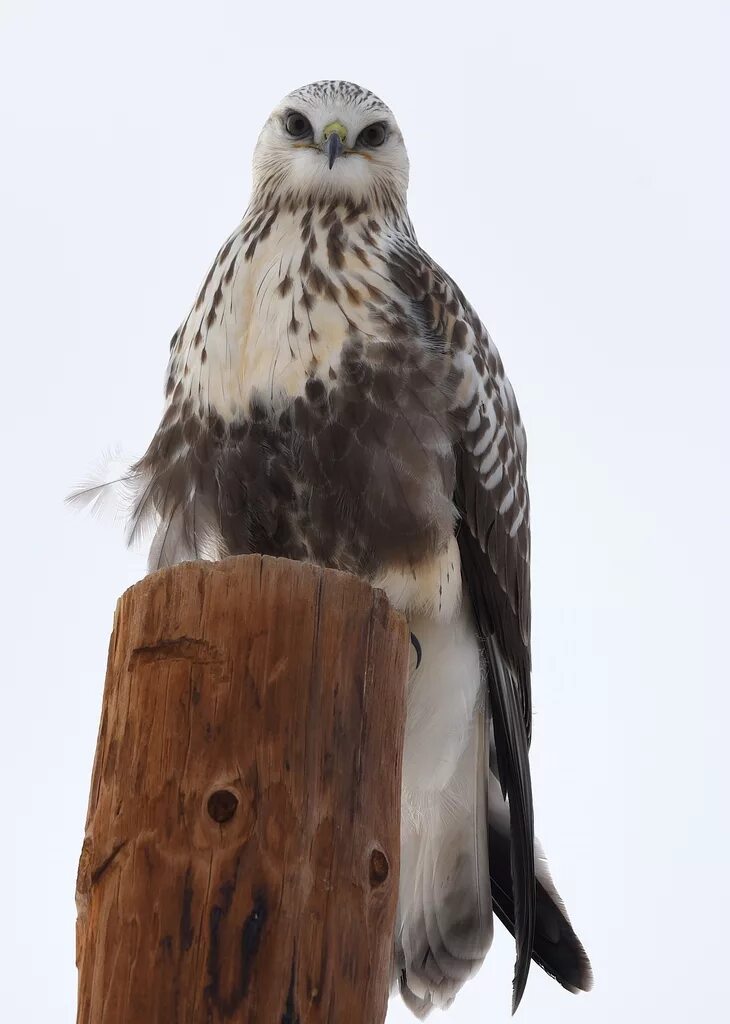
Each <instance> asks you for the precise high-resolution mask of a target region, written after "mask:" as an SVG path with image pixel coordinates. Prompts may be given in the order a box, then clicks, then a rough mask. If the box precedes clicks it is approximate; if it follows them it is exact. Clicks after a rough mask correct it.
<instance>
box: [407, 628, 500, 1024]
mask: <svg viewBox="0 0 730 1024" xmlns="http://www.w3.org/2000/svg"><path fill="white" fill-rule="evenodd" d="M411 628H412V630H413V632H414V634H415V635H416V636H417V637H418V640H419V643H420V645H421V648H422V661H421V666H420V668H419V669H418V670H417V671H416V672H415V673H414V674H413V677H412V679H411V682H410V688H409V695H408V718H407V724H406V741H405V751H404V769H403V820H402V829H401V831H402V842H401V850H402V853H401V884H400V903H399V920H398V929H397V933H396V967H397V970H398V972H399V978H398V981H399V984H400V988H401V992H402V995H403V998H404V1000H405V1002H406V1004H407V1005H408V1006H409V1008H410V1009H411V1010H413V1012H414V1013H415V1014H416V1015H417V1016H419V1017H423V1016H425V1015H426V1014H427V1013H428V1012H429V1010H430V1009H431V1008H432V1007H433V1006H439V1007H442V1008H445V1007H447V1006H448V1005H450V1003H451V1002H452V1000H453V998H454V996H455V994H456V992H457V991H458V989H459V988H460V987H461V985H462V984H463V983H464V981H466V980H467V978H469V977H471V975H472V974H473V973H474V972H475V971H476V970H477V968H478V967H479V965H480V964H481V962H482V960H483V959H484V957H485V955H486V953H487V951H488V950H489V946H490V944H491V941H492V903H491V894H490V887H489V861H488V847H487V821H486V813H487V807H486V797H487V789H486V778H487V763H486V749H485V748H486V742H485V727H484V708H483V685H482V672H481V664H480V655H479V647H478V644H477V640H476V635H475V632H474V626H473V622H472V619H471V612H470V611H469V610H466V609H464V610H462V612H461V613H460V614H459V616H458V618H457V619H455V620H453V621H452V622H450V623H439V622H435V621H433V620H430V619H425V618H424V619H413V620H412V622H411Z"/></svg>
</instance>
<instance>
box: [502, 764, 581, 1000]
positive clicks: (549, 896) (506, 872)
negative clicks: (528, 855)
mask: <svg viewBox="0 0 730 1024" xmlns="http://www.w3.org/2000/svg"><path fill="white" fill-rule="evenodd" d="M489 801H490V804H489V807H490V813H489V871H490V876H491V886H492V903H493V907H494V912H495V914H496V915H497V917H498V918H499V919H500V921H501V922H502V924H503V925H504V926H505V927H506V928H507V929H508V930H509V931H510V932H511V933H512V935H514V933H515V903H514V892H513V887H512V871H511V855H510V836H509V832H508V827H509V826H508V823H507V822H506V821H505V818H506V817H507V809H506V806H505V805H504V803H503V802H502V801H501V799H500V793H499V784H498V783H497V781H496V779H494V776H490V785H489ZM535 865H536V886H535V937H534V941H533V949H532V959H533V960H534V961H535V963H536V964H538V965H539V966H540V967H542V969H543V970H544V971H545V972H546V973H547V974H549V975H550V976H551V977H552V978H555V980H556V981H558V982H559V983H560V984H561V985H562V986H563V988H566V989H567V990H568V991H569V992H588V991H589V990H590V989H591V988H592V987H593V972H592V970H591V964H590V961H589V959H588V956H587V955H586V951H585V949H584V948H583V945H582V943H581V941H580V939H579V938H578V936H577V935H576V934H575V931H574V930H573V927H572V925H571V923H570V919H569V917H568V914H567V911H566V909H565V906H564V904H563V901H562V899H561V898H560V896H559V895H558V892H557V889H556V888H555V884H554V883H553V880H552V877H551V875H550V871H549V869H548V865H547V859H546V858H545V854H544V853H543V850H542V847H541V846H540V843H539V842H538V841H537V840H535Z"/></svg>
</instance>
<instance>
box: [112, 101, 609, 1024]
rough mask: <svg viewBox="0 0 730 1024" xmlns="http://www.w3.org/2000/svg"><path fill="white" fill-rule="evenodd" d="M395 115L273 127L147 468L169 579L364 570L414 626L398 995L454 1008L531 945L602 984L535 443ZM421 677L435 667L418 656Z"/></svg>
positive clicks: (554, 967) (562, 969)
mask: <svg viewBox="0 0 730 1024" xmlns="http://www.w3.org/2000/svg"><path fill="white" fill-rule="evenodd" d="M407 187H408V156H407V154H406V149H405V145H404V142H403V137H402V135H401V132H400V129H399V128H398V125H397V123H396V121H395V118H394V117H393V114H392V113H391V111H390V110H389V108H388V107H387V106H386V105H385V104H384V103H383V102H381V100H379V99H378V98H377V97H376V96H374V95H373V94H372V93H371V92H369V91H367V90H366V89H363V88H360V87H359V86H357V85H353V84H351V83H349V82H340V81H326V82H317V83H315V84H312V85H307V86H304V87H303V88H300V89H297V90H296V91H295V92H292V93H291V94H290V95H288V96H287V97H286V98H285V99H284V100H283V102H282V103H281V104H280V105H279V106H277V107H276V109H275V110H274V112H273V113H272V114H271V116H270V117H269V119H268V121H267V122H266V124H265V125H264V128H263V130H262V132H261V135H260V137H259V140H258V143H257V145H256V149H255V153H254V160H253V193H252V196H251V200H250V204H249V206H248V209H247V211H246V213H245V216H244V218H243V220H242V222H241V224H240V225H239V226H238V227H237V228H236V229H235V231H234V232H233V234H232V235H231V236H230V237H229V238H228V239H227V241H226V242H225V244H224V245H223V246H222V248H221V249H220V251H219V253H218V255H217V256H216V258H215V260H214V262H213V265H212V266H211V268H210V270H209V271H208V274H207V277H206V278H205V280H204V282H203V284H202V287H201V288H200V291H199V293H198V296H197V299H196V300H195V303H194V305H193V307H192V309H191V310H190V313H189V314H188V316H187V318H186V320H185V321H184V323H183V324H182V326H181V327H180V328H179V330H177V331H176V332H175V335H174V336H173V339H172V342H171V352H170V360H169V365H168V369H167V383H166V389H165V396H166V397H165V410H164V415H163V417H162V421H161V423H160V426H159V428H158V430H157V433H156V434H155V435H154V438H153V439H152V442H151V444H150V446H149V448H148V450H147V452H146V454H145V455H144V456H143V458H141V459H140V460H139V461H138V462H137V463H136V464H135V465H134V467H133V468H132V471H131V475H132V479H133V481H134V484H135V493H136V498H135V502H134V509H133V514H132V523H131V533H132V535H134V534H136V533H137V531H138V530H139V529H140V527H141V525H142V524H143V522H144V521H145V520H147V519H149V518H150V517H152V518H153V519H154V522H155V524H156V533H155V538H154V541H153V544H152V551H151V556H150V558H151V565H152V566H153V567H159V566H165V565H171V564H173V563H176V562H179V561H183V560H190V559H197V558H220V557H225V556H227V555H234V554H244V553H261V554H268V555H280V556H284V557H288V558H294V559H305V560H308V561H311V562H314V563H317V564H318V565H322V566H329V567H333V568H337V569H342V570H346V571H348V572H351V573H355V574H357V575H358V576H360V577H362V578H364V579H366V580H368V581H370V583H372V584H373V585H374V586H377V587H381V588H383V590H385V592H386V593H387V594H388V596H389V598H390V600H391V602H392V603H393V604H394V605H395V607H396V608H398V609H400V610H401V611H403V612H404V613H405V615H406V616H407V617H408V620H409V622H410V627H411V630H412V632H413V634H414V636H415V637H416V638H417V643H418V647H419V652H418V655H419V656H418V665H417V667H415V668H414V670H413V672H412V674H411V678H410V680H409V689H408V697H407V724H406V736H405V749H404V761H403V801H402V807H403V810H402V853H401V881H400V891H399V908H398V920H397V930H396V935H395V951H394V973H393V978H394V987H397V988H399V989H400V992H401V994H402V996H403V998H404V1000H405V1002H406V1003H407V1005H408V1006H409V1007H410V1008H411V1010H413V1012H414V1013H415V1014H416V1016H418V1017H424V1016H426V1014H427V1013H428V1012H429V1010H430V1009H431V1008H432V1007H440V1008H445V1007H448V1006H449V1005H450V1004H451V1002H452V1001H453V999H454V996H455V995H456V993H457V991H458V989H459V988H460V987H461V985H462V984H463V982H464V981H465V980H466V979H467V978H469V977H470V976H471V975H472V974H474V972H475V971H476V970H477V969H478V967H479V965H480V964H481V962H482V960H483V959H484V957H485V955H486V953H487V951H488V950H489V947H490V943H491V941H492V920H493V912H494V913H496V915H497V916H498V917H499V918H500V920H501V921H502V922H503V923H504V924H505V925H506V926H507V928H509V930H510V931H511V932H512V933H513V934H514V937H515V940H516V947H517V959H516V968H515V977H514V984H513V1007H514V1008H516V1007H517V1005H518V1003H519V1001H520V999H521V997H522V994H523V991H524V987H525V983H526V980H527V975H528V970H529V966H530V960H531V959H534V960H535V961H536V962H537V963H538V964H540V966H541V967H543V968H544V969H545V970H546V971H547V972H548V973H549V974H551V975H553V976H554V977H555V978H556V979H557V980H558V981H559V982H560V983H561V984H562V985H564V986H565V988H567V989H569V990H571V991H577V990H580V989H584V990H586V989H588V988H590V985H591V968H590V964H589V962H588V959H587V957H586V954H585V952H584V950H583V947H582V945H581V943H580V942H579V940H578V938H577V937H576V935H575V933H574V931H573V928H572V927H571V924H570V922H569V920H568V916H567V913H566V911H565V908H564V907H563V904H562V902H561V900H560V897H559V896H558V894H557V892H556V890H555V886H554V885H553V882H552V880H551V877H550V874H549V872H548V868H547V864H546V861H545V857H544V855H543V854H542V851H541V848H540V846H539V844H538V843H537V840H536V839H535V836H534V829H533V806H532V792H531V782H530V767H529V761H528V751H529V743H530V728H531V699H530V525H529V499H528V490H527V480H526V475H525V474H526V442H525V430H524V427H523V423H522V420H521V418H520V413H519V410H518V408H517V404H516V402H515V397H514V393H513V390H512V387H511V385H510V383H509V381H508V379H507V377H506V376H505V372H504V369H503V366H502V361H501V359H500V357H499V353H498V352H497V349H496V348H495V346H494V343H493V342H492V339H491V337H490V336H489V334H488V333H487V330H486V329H485V327H484V326H483V325H482V323H481V321H480V319H479V317H478V316H477V314H476V312H475V310H474V309H473V308H472V306H471V305H470V304H469V303H468V302H467V300H466V298H465V297H464V295H463V294H462V292H461V291H460V289H459V287H458V286H457V285H456V284H455V283H454V281H453V280H452V279H451V278H450V277H449V276H448V274H446V273H445V271H443V270H442V269H441V268H440V267H439V266H438V265H437V264H436V263H435V262H434V261H433V260H432V259H431V257H430V256H428V255H427V254H426V253H425V252H424V251H423V249H421V248H420V246H419V244H418V242H417V240H416V235H415V233H414V230H413V226H412V224H411V221H410V218H409V215H408V209H407V205H406V192H407ZM414 661H415V659H414Z"/></svg>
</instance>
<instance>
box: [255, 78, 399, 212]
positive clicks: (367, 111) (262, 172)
mask: <svg viewBox="0 0 730 1024" xmlns="http://www.w3.org/2000/svg"><path fill="white" fill-rule="evenodd" d="M253 169H254V188H255V189H266V188H272V187H273V188H274V189H275V190H276V191H279V190H281V191H283V192H285V193H290V194H292V195H294V196H297V197H299V198H308V197H312V196H313V197H316V198H325V199H326V198H330V197H331V198H335V197H337V198H349V199H352V200H354V201H356V202H359V201H360V200H362V199H366V198H378V197H380V198H388V199H389V200H390V201H391V202H394V203H396V204H398V205H403V206H405V198H406V190H407V188H408V155H407V153H406V148H405V145H404V143H403V136H402V135H401V132H400V129H399V128H398V125H397V123H396V120H395V118H394V117H393V114H392V113H391V111H390V110H389V108H388V107H386V105H385V104H384V103H383V102H382V100H379V99H378V97H377V96H374V95H373V93H371V92H368V91H367V89H362V88H361V87H360V86H358V85H353V84H352V83H351V82H337V81H335V82H315V83H313V84H312V85H305V86H302V88H300V89H296V90H295V91H294V92H292V93H290V94H289V95H288V96H286V97H285V98H284V99H283V100H282V102H281V103H280V104H279V105H278V106H277V107H276V109H275V110H274V111H273V113H272V114H271V116H270V117H269V119H268V121H267V122H266V124H265V125H264V128H263V130H262V132H261V135H260V136H259V140H258V143H257V145H256V150H255V152H254V161H253Z"/></svg>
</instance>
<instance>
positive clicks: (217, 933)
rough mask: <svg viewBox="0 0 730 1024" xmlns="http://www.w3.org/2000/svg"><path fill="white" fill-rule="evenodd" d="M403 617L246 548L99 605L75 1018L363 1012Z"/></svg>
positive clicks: (385, 978)
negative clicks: (100, 676) (107, 624)
mask: <svg viewBox="0 0 730 1024" xmlns="http://www.w3.org/2000/svg"><path fill="white" fill-rule="evenodd" d="M408 655H409V645H408V631H407V626H406V624H405V621H404V620H403V618H402V617H401V616H400V615H398V614H397V613H395V612H394V611H393V610H392V608H391V607H390V605H389V604H388V602H387V600H386V598H385V596H384V595H383V594H382V593H381V592H379V591H374V590H372V589H371V588H370V587H369V586H367V585H366V584H364V583H362V582H360V581H359V580H356V579H355V578H353V577H350V576H347V575H345V574H342V573H336V572H331V571H327V570H321V569H318V568H315V567H313V566H310V565H304V564H300V563H294V562H288V561H284V560H280V559H271V558H259V557H258V556H248V557H243V558H231V559H228V560H226V561H224V562H218V563H192V564H187V565H181V566H176V567H175V568H173V569H166V570H163V571H162V572H159V573H156V574H154V575H152V576H149V577H148V578H147V579H145V580H143V581H142V582H141V583H138V584H137V585H136V586H134V587H132V588H131V589H130V590H128V591H127V592H126V594H124V595H123V597H122V598H121V600H120V601H119V604H118V606H117V611H116V616H115V621H114V630H113V633H112V638H111V644H110V650H109V664H108V670H107V679H106V686H105V691H104V703H103V709H102V720H101V729H100V733H99V740H98V746H97V751H96V761H95V764H94V773H93V779H92V785H91V797H90V805H89V814H88V820H87V828H86V838H85V840H84V845H83V850H82V854H81V862H80V865H79V874H78V885H77V906H78V922H77V964H78V967H79V1004H78V1017H77V1021H78V1024H199V1022H201V1024H202V1022H205V1024H219V1022H220V1024H222V1022H224V1021H225V1022H226V1024H231V1022H244V1021H245V1022H256V1024H310V1022H311V1024H315V1022H325V1021H328V1022H337V1024H379V1022H382V1021H383V1020H384V1017H385V1011H386V1002H387V992H388V986H389V982H390V969H391V955H392V940H393V925H394V917H395V909H396V902H397V889H398V848H399V811H400V779H401V764H400V761H401V752H402V739H403V724H404V715H405V709H404V702H405V681H406V673H407V663H408Z"/></svg>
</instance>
